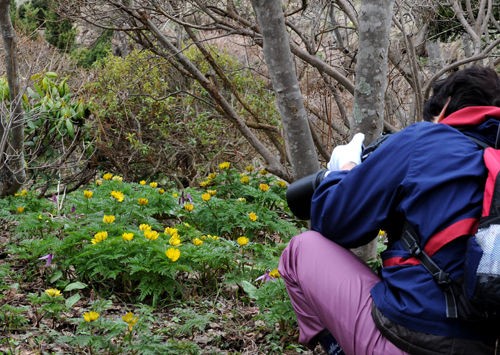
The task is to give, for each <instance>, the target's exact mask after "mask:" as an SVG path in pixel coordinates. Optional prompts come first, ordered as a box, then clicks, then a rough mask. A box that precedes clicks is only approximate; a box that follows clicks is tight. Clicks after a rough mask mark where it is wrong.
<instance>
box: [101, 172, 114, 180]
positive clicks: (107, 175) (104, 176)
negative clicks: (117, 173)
mask: <svg viewBox="0 0 500 355" xmlns="http://www.w3.org/2000/svg"><path fill="white" fill-rule="evenodd" d="M102 178H103V179H104V180H111V179H112V178H113V174H111V173H106V174H104V175H103V176H102Z"/></svg>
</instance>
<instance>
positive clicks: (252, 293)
mask: <svg viewBox="0 0 500 355" xmlns="http://www.w3.org/2000/svg"><path fill="white" fill-rule="evenodd" d="M241 287H243V290H244V291H245V292H246V293H247V294H248V297H250V298H251V299H257V295H256V293H257V287H255V286H254V285H252V284H251V283H250V282H248V281H242V282H241Z"/></svg>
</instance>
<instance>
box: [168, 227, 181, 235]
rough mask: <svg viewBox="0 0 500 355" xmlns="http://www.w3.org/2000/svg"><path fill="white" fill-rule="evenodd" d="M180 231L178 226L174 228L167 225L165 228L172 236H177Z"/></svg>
mask: <svg viewBox="0 0 500 355" xmlns="http://www.w3.org/2000/svg"><path fill="white" fill-rule="evenodd" d="M178 233H179V230H178V229H177V228H172V227H166V228H165V234H168V235H169V236H171V237H174V236H175V237H177V236H178Z"/></svg>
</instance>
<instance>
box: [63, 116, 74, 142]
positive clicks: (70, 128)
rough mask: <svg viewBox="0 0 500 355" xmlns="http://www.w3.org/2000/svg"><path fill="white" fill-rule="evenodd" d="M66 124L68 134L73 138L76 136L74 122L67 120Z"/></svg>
mask: <svg viewBox="0 0 500 355" xmlns="http://www.w3.org/2000/svg"><path fill="white" fill-rule="evenodd" d="M64 121H65V123H66V129H67V130H68V134H69V136H70V137H71V138H73V137H74V136H75V128H74V127H73V122H71V120H70V119H69V118H66V119H65V120H64Z"/></svg>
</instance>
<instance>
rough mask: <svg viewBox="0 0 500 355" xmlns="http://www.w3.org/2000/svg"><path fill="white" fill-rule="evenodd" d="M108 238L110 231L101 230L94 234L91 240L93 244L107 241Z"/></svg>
mask: <svg viewBox="0 0 500 355" xmlns="http://www.w3.org/2000/svg"><path fill="white" fill-rule="evenodd" d="M107 238H108V232H106V231H101V232H97V233H96V234H94V238H92V239H91V240H90V242H91V243H92V244H97V243H100V242H103V241H105V240H106V239H107Z"/></svg>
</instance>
